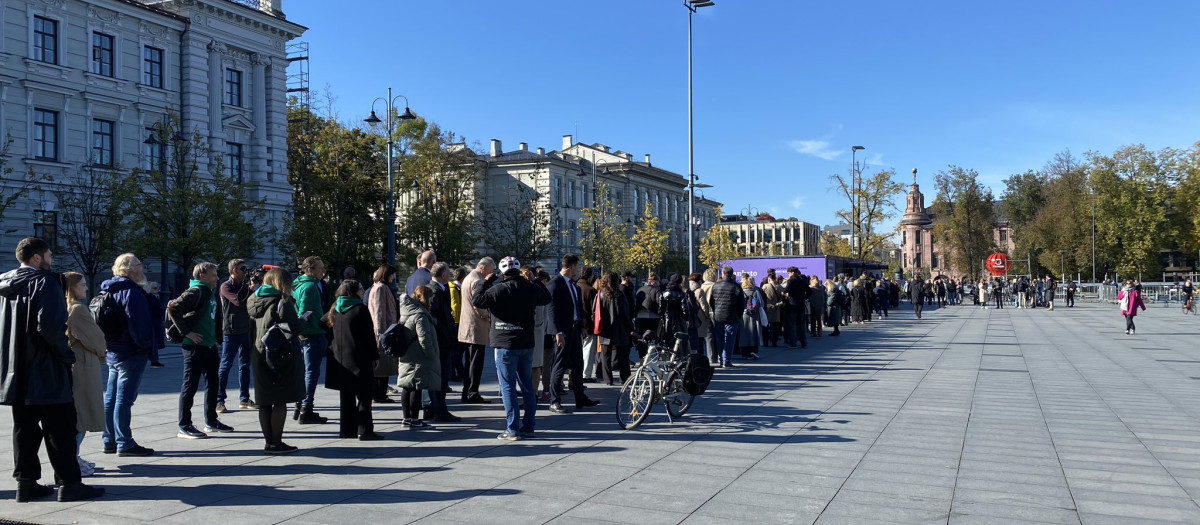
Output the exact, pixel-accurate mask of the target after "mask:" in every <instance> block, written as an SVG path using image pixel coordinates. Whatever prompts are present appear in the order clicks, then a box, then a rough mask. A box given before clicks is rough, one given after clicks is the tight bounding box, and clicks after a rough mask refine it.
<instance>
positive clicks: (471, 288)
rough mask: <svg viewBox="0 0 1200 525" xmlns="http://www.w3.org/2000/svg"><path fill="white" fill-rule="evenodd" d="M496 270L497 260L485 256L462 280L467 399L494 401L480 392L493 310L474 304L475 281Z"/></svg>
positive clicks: (464, 398) (461, 335) (461, 322)
mask: <svg viewBox="0 0 1200 525" xmlns="http://www.w3.org/2000/svg"><path fill="white" fill-rule="evenodd" d="M495 271H496V261H494V260H492V258H491V257H484V258H482V259H480V260H479V264H477V265H475V269H474V270H472V271H471V273H469V274H467V276H466V277H465V278H464V279H463V282H462V314H461V318H460V319H459V322H458V342H459V344H461V345H463V348H464V353H465V354H466V359H467V374H466V377H464V378H463V389H462V402H463V403H491V400H490V399H484V397H483V396H481V395H479V383H480V382H481V381H482V380H483V359H484V355H485V354H484V351H485V349H486V347H487V346H488V344H490V343H491V341H490V339H489V338H490V333H491V329H492V314H491V312H489V311H487V309H484V308H476V307H475V306H474V304H473V301H472V300H473V299H474V298H475V297H474V294H475V283H476V282H478V281H481V280H484V279H487V278H488V276H490V275H492V272H495Z"/></svg>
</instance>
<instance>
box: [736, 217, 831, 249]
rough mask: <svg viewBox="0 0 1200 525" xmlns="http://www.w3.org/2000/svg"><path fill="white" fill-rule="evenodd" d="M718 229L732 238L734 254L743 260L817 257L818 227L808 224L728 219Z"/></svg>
mask: <svg viewBox="0 0 1200 525" xmlns="http://www.w3.org/2000/svg"><path fill="white" fill-rule="evenodd" d="M721 228H722V229H724V230H725V231H728V232H730V233H731V234H732V235H733V240H734V242H735V243H737V247H738V250H739V251H740V252H741V253H742V254H744V255H747V256H770V255H794V256H804V255H820V254H821V227H820V226H817V225H816V224H813V223H811V222H804V221H798V220H797V221H793V220H774V219H768V220H751V218H750V217H747V216H745V215H728V216H726V218H725V219H724V220H723V221H722V222H721Z"/></svg>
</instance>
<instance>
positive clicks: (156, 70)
mask: <svg viewBox="0 0 1200 525" xmlns="http://www.w3.org/2000/svg"><path fill="white" fill-rule="evenodd" d="M142 83H143V84H145V85H147V86H150V87H156V88H161V87H163V50H161V49H159V48H157V47H150V46H146V47H145V48H144V49H143V50H142Z"/></svg>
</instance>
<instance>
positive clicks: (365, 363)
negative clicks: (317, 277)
mask: <svg viewBox="0 0 1200 525" xmlns="http://www.w3.org/2000/svg"><path fill="white" fill-rule="evenodd" d="M362 295H363V288H362V285H361V284H359V282H358V281H355V280H346V281H342V284H341V285H340V286H338V289H337V297H336V299H335V300H334V303H333V307H331V308H330V309H329V313H327V314H326V315H325V319H324V320H325V324H326V325H327V326H329V327H331V328H332V330H333V344H332V345H330V348H329V363H328V364H327V366H326V368H327V370H326V371H325V387H326V388H330V389H333V390H337V391H339V392H341V429H340V432H339V433H338V435H339V436H341V437H343V438H352V437H357V438H358V439H359V440H361V441H375V440H379V439H383V436H381V435H379V434H376V433H375V425H374V422H373V421H372V418H371V398H372V395H371V394H372V392H371V390H372V387H373V386H374V385H375V365H376V364H377V363H378V360H379V348H378V346H377V343H376V342H375V325H374V324H372V322H371V313H370V312H369V311H367V306H366V305H364V304H363V302H362Z"/></svg>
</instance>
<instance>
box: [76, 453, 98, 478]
mask: <svg viewBox="0 0 1200 525" xmlns="http://www.w3.org/2000/svg"><path fill="white" fill-rule="evenodd" d="M76 459H78V460H79V475H80V476H83V477H85V478H86V477H90V476H92V475H93V474H95V473H96V467H95V465H92V464H90V463H88V462H87V461H84V460H83V458H76Z"/></svg>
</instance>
